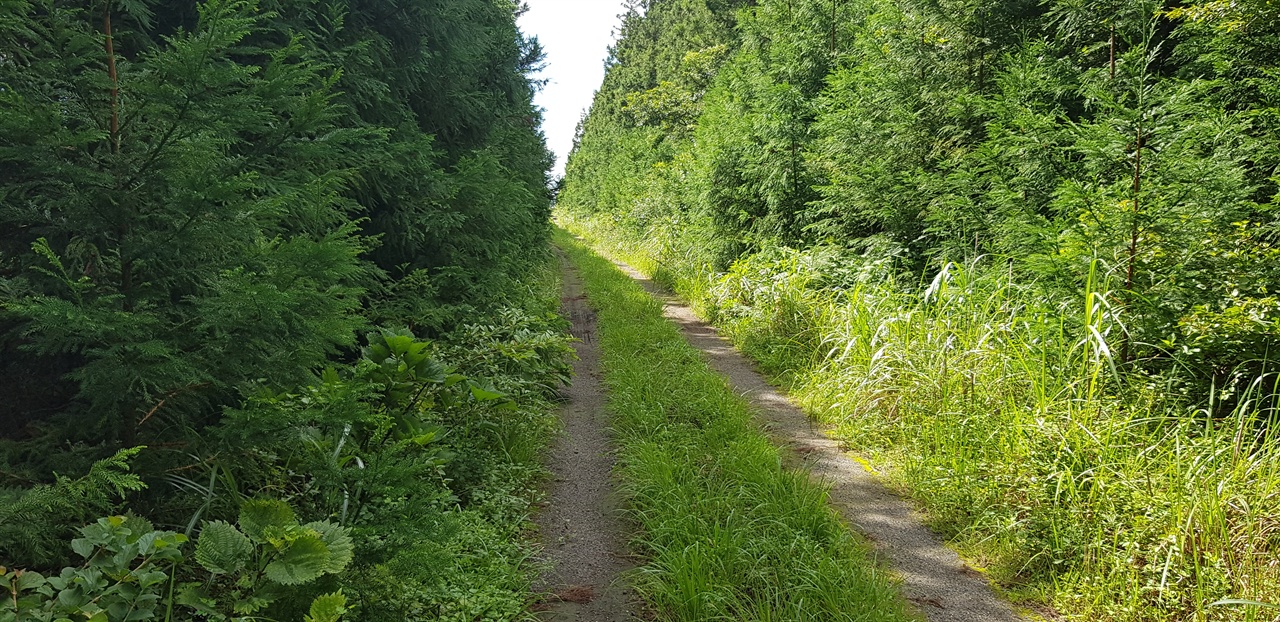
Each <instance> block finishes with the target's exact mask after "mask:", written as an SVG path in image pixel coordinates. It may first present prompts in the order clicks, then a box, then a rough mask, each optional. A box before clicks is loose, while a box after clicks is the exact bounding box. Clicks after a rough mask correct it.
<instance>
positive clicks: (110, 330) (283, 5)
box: [0, 0, 572, 622]
mask: <svg viewBox="0 0 1280 622" xmlns="http://www.w3.org/2000/svg"><path fill="white" fill-rule="evenodd" d="M516 8H517V7H516V6H515V5H514V4H511V3H506V2H493V1H490V0H446V1H441V2H418V1H413V0H403V1H402V0H373V1H369V2H330V3H309V2H290V1H283V2H260V3H259V2H254V1H244V0H207V1H204V2H199V3H190V2H124V1H116V0H103V1H101V2H87V3H86V2H62V1H59V0H15V1H9V2H0V376H3V378H4V379H3V382H2V383H0V386H2V387H3V390H0V394H3V398H2V399H0V591H3V593H4V595H5V597H4V598H3V599H2V600H0V621H4V622H49V621H52V620H92V621H94V622H123V621H126V620H153V619H154V620H250V619H254V620H261V619H272V620H281V621H285V622H298V621H302V620H306V621H308V622H334V621H336V620H339V619H343V620H369V621H383V620H385V621H388V622H391V621H395V622H401V621H404V620H458V621H462V620H478V619H502V620H512V619H523V618H527V617H529V614H528V613H527V609H528V604H529V602H530V594H529V586H530V582H531V580H532V575H533V574H534V571H535V570H536V569H534V568H531V565H532V564H531V563H530V562H529V558H530V555H531V547H530V545H529V543H528V542H527V541H526V538H525V537H524V536H525V533H526V531H527V529H528V527H529V523H528V514H529V512H530V507H531V503H532V502H533V501H535V500H536V495H537V494H538V493H537V491H536V489H537V487H538V484H539V478H540V477H541V476H542V467H541V466H540V463H539V460H540V454H541V451H542V448H543V447H544V446H545V445H546V443H547V441H548V439H549V438H550V435H551V433H552V431H553V430H554V417H553V416H552V415H551V414H550V413H551V411H552V410H553V404H552V401H553V400H554V399H555V394H556V390H557V387H558V386H559V385H560V384H561V383H562V382H565V381H566V380H567V374H568V372H569V369H570V368H569V366H568V364H567V361H568V357H570V356H572V350H571V348H569V347H568V338H567V337H566V336H565V335H564V330H563V329H564V325H563V322H562V320H560V319H559V318H558V317H557V316H555V315H554V312H555V310H556V308H557V307H558V303H559V298H558V289H559V288H558V276H557V275H558V268H557V266H556V265H555V264H556V262H554V260H553V257H552V256H551V254H550V252H549V251H547V250H540V249H546V248H547V240H548V234H549V230H550V227H549V225H548V223H547V217H548V214H549V211H550V196H549V193H548V191H547V169H548V168H549V165H550V163H551V159H550V155H549V153H548V152H547V150H546V148H545V147H544V145H543V140H542V137H541V135H540V133H539V131H538V129H537V125H538V121H539V114H538V112H537V110H535V109H534V107H533V105H532V96H533V92H534V85H533V84H532V83H531V82H530V80H529V79H528V72H529V71H531V70H532V69H533V68H534V67H535V66H536V65H537V63H538V62H539V59H540V51H539V49H538V46H537V44H536V42H534V41H531V40H529V39H526V38H524V37H523V36H522V35H521V34H520V32H519V31H518V30H517V28H516V24H515V18H516Z"/></svg>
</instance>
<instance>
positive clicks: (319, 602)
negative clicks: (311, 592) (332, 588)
mask: <svg viewBox="0 0 1280 622" xmlns="http://www.w3.org/2000/svg"><path fill="white" fill-rule="evenodd" d="M346 612H347V597H346V596H344V595H343V594H342V592H341V591H337V592H334V593H332V594H322V595H320V596H317V597H316V599H315V600H313V601H311V611H310V613H308V614H307V616H306V617H305V618H303V621H304V622H338V620H339V619H340V618H341V617H342V614H344V613H346Z"/></svg>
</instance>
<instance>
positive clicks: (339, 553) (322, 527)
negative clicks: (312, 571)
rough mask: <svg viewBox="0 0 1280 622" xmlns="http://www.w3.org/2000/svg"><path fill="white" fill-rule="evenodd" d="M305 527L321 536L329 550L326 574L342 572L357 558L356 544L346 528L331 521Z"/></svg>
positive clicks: (318, 522)
mask: <svg viewBox="0 0 1280 622" xmlns="http://www.w3.org/2000/svg"><path fill="white" fill-rule="evenodd" d="M304 527H306V528H307V529H311V530H314V531H315V532H316V533H318V534H320V539H321V540H323V541H324V544H325V546H326V547H328V548H329V563H328V564H327V565H326V566H325V570H324V571H325V572H326V573H329V574H334V573H338V572H342V570H343V569H344V568H346V567H347V564H350V563H351V560H352V558H354V557H355V543H354V542H352V540H351V536H350V535H349V534H348V533H347V529H346V528H345V527H343V526H342V525H338V524H335V523H331V522H329V521H316V522H314V523H307V524H306V525H304Z"/></svg>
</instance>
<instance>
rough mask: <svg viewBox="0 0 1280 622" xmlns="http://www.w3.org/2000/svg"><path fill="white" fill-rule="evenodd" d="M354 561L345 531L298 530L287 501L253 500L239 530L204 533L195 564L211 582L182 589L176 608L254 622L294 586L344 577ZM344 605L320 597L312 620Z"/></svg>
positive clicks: (328, 527) (326, 527)
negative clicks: (328, 576) (252, 618)
mask: <svg viewBox="0 0 1280 622" xmlns="http://www.w3.org/2000/svg"><path fill="white" fill-rule="evenodd" d="M353 557H354V544H353V542H352V540H351V537H350V535H349V534H348V532H347V530H346V529H345V528H343V527H341V526H339V525H336V524H333V523H330V522H328V521H318V522H312V523H307V524H305V525H303V524H299V522H298V520H297V518H296V516H295V515H294V513H293V509H292V508H290V507H289V506H288V505H287V504H285V503H284V502H283V501H277V500H274V499H254V500H250V501H247V502H245V503H244V505H243V506H241V509H240V518H239V521H238V528H237V526H233V525H231V524H230V523H226V522H222V521H212V522H206V523H205V524H204V526H203V527H202V528H201V530H200V536H199V537H198V538H197V539H196V550H195V561H196V562H197V563H198V564H199V565H200V566H201V567H202V568H204V570H205V571H207V572H208V573H209V580H208V581H206V582H205V583H203V584H187V585H186V586H184V588H183V589H182V590H181V592H180V594H179V596H178V602H179V603H182V604H184V605H187V606H189V607H191V608H192V609H193V610H195V611H196V612H197V613H199V614H201V615H203V616H205V617H207V618H208V619H210V620H215V621H220V620H232V619H235V618H237V617H244V616H252V615H254V614H256V613H258V612H260V611H262V610H264V609H266V608H267V607H269V606H270V605H271V604H272V603H273V602H275V601H276V600H278V599H280V598H281V597H282V596H283V595H284V594H285V593H286V592H287V591H288V589H289V588H290V587H292V586H298V585H302V584H306V583H310V582H312V581H315V580H316V579H319V578H320V577H322V576H324V575H326V574H336V573H340V572H342V570H343V569H344V568H346V567H347V565H348V564H350V563H351V560H352V559H353ZM321 599H323V600H321ZM341 599H342V596H341V594H337V595H330V596H321V597H320V598H319V599H317V601H316V602H315V603H313V604H312V609H311V611H312V614H311V615H312V616H313V617H314V616H315V615H317V614H319V615H321V616H324V615H331V613H330V612H332V611H334V610H335V609H336V610H339V611H340V610H341V609H342V607H343V606H344V603H345V601H343V600H341ZM321 619H326V618H321Z"/></svg>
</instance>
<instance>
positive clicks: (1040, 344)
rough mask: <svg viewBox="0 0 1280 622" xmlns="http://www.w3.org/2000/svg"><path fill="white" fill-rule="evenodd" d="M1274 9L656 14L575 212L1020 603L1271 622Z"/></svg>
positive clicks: (617, 81)
mask: <svg viewBox="0 0 1280 622" xmlns="http://www.w3.org/2000/svg"><path fill="white" fill-rule="evenodd" d="M1278 165H1280V5H1277V4H1276V3H1275V2H1270V1H1267V0H1239V1H1230V2H1228V1H1219V0H1211V1H1202V2H1183V1H1173V0H1160V1H1152V0H1132V1H1124V2H1116V1H1111V0H1044V1H1040V0H934V1H920V0H760V1H747V0H742V1H735V0H648V1H644V2H636V3H633V5H632V6H631V8H630V10H629V12H628V13H627V14H626V15H625V16H624V24H623V28H622V31H621V37H620V39H619V40H618V42H617V43H616V45H615V47H614V48H613V49H612V54H611V57H610V59H609V63H608V72H607V76H606V78H605V81H604V84H603V85H602V87H601V89H600V90H599V91H598V93H597V95H596V98H595V101H594V104H593V106H592V108H591V110H590V112H589V114H588V115H586V116H585V117H584V118H583V120H582V122H581V124H580V126H579V129H578V135H577V137H576V142H575V147H574V151H573V154H572V156H571V158H570V160H569V163H568V168H567V172H566V175H565V178H564V179H563V180H562V182H561V183H560V185H559V187H558V197H557V205H558V207H557V209H558V218H559V219H560V222H561V223H562V224H564V225H565V226H566V227H568V228H569V229H570V230H571V231H573V232H575V233H577V234H579V235H582V236H584V237H585V238H586V239H588V240H589V241H591V242H592V243H593V244H595V245H597V247H599V248H603V249H606V250H608V251H609V252H611V253H613V254H615V255H616V256H618V257H620V258H623V259H626V260H627V261H629V262H631V263H632V264H633V265H637V266H640V267H642V268H643V269H645V270H647V271H648V272H650V273H651V274H653V275H654V276H655V277H657V278H658V279H659V280H662V281H665V282H666V283H668V284H669V285H672V286H674V287H675V288H676V290H677V291H678V292H679V293H681V294H682V295H683V296H684V297H685V298H686V299H688V300H690V301H691V302H692V303H694V304H695V305H696V306H697V307H698V308H699V309H700V312H702V313H703V314H705V315H706V316H707V317H708V318H709V319H710V320H712V321H714V322H716V323H717V324H718V325H719V326H720V328H721V329H722V330H723V331H724V332H725V333H726V334H728V335H730V336H732V337H733V338H734V340H735V341H736V342H737V344H738V345H739V347H740V348H741V349H743V350H744V351H746V352H747V353H749V354H751V355H752V356H753V357H755V358H756V360H757V361H759V362H760V363H761V364H762V365H763V366H764V367H765V368H766V369H767V370H769V371H771V372H772V373H775V374H777V376H778V378H779V380H780V381H781V382H784V383H786V384H787V385H788V386H789V388H790V389H792V391H793V392H794V393H795V395H796V396H798V399H799V400H800V401H801V402H803V403H804V404H805V405H806V407H808V408H809V410H810V411H811V413H813V414H814V415H815V416H817V417H819V418H820V419H823V420H825V421H827V422H829V423H832V424H834V425H835V426H836V429H837V430H838V431H839V433H840V435H841V437H842V438H844V439H845V440H846V442H847V443H848V444H849V445H850V446H851V447H852V448H854V449H856V450H858V451H860V452H863V453H865V454H867V455H869V456H872V457H873V458H874V460H876V461H878V462H881V463H883V464H886V465H889V466H888V471H889V476H890V477H891V478H892V479H893V481H895V482H896V483H897V484H898V485H900V486H901V487H902V488H903V489H904V490H905V491H907V492H909V493H910V494H912V495H913V496H915V497H916V498H917V499H918V500H919V501H920V502H921V503H922V504H923V506H924V507H925V508H926V509H927V510H928V512H929V516H930V519H931V521H932V522H933V526H934V527H936V528H937V529H939V530H941V531H942V532H943V533H944V534H947V535H948V536H950V537H951V538H952V541H953V543H954V544H955V545H956V546H957V547H959V548H960V549H961V551H962V552H963V553H964V554H965V555H966V556H967V557H969V558H970V559H972V560H974V563H975V565H978V566H979V567H984V568H985V569H986V571H987V572H988V573H989V574H990V576H991V577H992V579H994V580H995V581H996V582H997V583H998V584H1000V585H1001V586H1002V587H1003V588H1004V589H1005V590H1006V591H1007V592H1008V593H1009V594H1010V595H1011V596H1012V597H1013V598H1014V599H1015V600H1018V601H1021V602H1024V603H1026V604H1028V605H1032V606H1043V605H1048V606H1052V607H1054V608H1056V609H1057V610H1058V611H1059V612H1061V613H1063V614H1067V615H1071V616H1088V617H1092V618H1095V619H1107V620H1189V619H1201V620H1204V619H1213V620H1219V619H1221V620H1227V619H1241V620H1243V619H1258V620H1261V619H1269V616H1268V615H1265V614H1263V613H1262V609H1260V608H1259V607H1260V605H1247V604H1241V603H1239V602H1236V601H1242V600H1252V601H1270V602H1274V601H1275V595H1276V594H1277V593H1280V569H1277V566H1276V560H1277V559H1280V524H1278V523H1277V521H1276V517H1277V516H1280V498H1278V497H1277V496H1276V493H1275V491H1276V489H1277V485H1280V470H1277V469H1278V467H1277V465H1278V464H1280V445H1277V443H1278V442H1280V439H1277V438H1276V429H1275V421H1276V416H1277V411H1276V397H1277V387H1280V377H1278V376H1277V372H1280V366H1278V365H1277V360H1278V359H1280V352H1278V351H1277V350H1278V348H1280V298H1277V294H1276V292H1277V289H1280V246H1278V245H1277V243H1278V242H1280V212H1278V209H1277V208H1280V199H1278V198H1277V184H1278V183H1280V171H1278V170H1277V166H1278Z"/></svg>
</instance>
